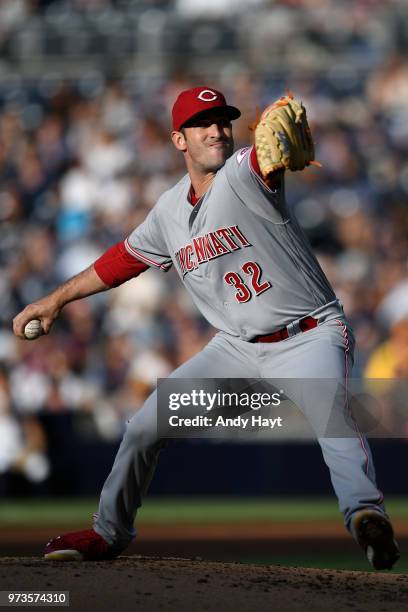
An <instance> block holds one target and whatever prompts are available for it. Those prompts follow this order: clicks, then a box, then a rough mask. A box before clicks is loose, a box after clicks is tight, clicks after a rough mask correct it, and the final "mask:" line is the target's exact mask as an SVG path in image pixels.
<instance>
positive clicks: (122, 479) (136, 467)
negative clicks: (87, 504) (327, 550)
mask: <svg viewBox="0 0 408 612" xmlns="http://www.w3.org/2000/svg"><path fill="white" fill-rule="evenodd" d="M316 316H317V318H318V319H319V325H318V326H317V327H315V328H314V329H311V330H309V331H307V332H303V333H297V334H296V335H293V336H292V337H289V338H288V339H286V340H283V341H281V342H276V343H249V342H246V341H243V340H241V339H240V338H235V337H231V336H229V335H227V334H225V333H223V332H220V333H218V334H217V335H216V336H215V337H214V338H213V339H212V340H211V342H209V344H208V345H207V346H206V347H205V348H204V349H203V350H202V351H201V352H200V353H198V354H197V355H195V356H194V357H193V358H192V359H190V360H189V361H187V362H186V363H184V364H183V365H181V366H180V367H179V368H177V369H176V370H175V371H174V372H173V373H172V374H171V377H174V378H242V379H248V378H254V379H259V378H270V379H277V378H278V379H279V378H289V379H296V378H300V379H303V378H315V379H322V378H328V379H337V380H339V379H344V378H345V377H346V376H349V375H350V371H351V367H352V362H353V349H354V337H353V334H352V332H351V330H350V329H349V328H348V325H347V321H346V319H345V317H344V313H343V311H342V309H341V307H340V306H336V307H333V306H329V307H328V308H327V309H326V310H324V309H323V310H322V311H321V312H320V313H319V315H316ZM331 394H332V391H330V385H329V387H328V391H327V394H325V392H322V389H321V388H320V389H317V390H316V394H315V396H313V393H307V394H300V395H299V397H298V398H297V405H298V406H299V408H300V409H301V410H302V412H303V414H304V415H305V417H306V418H307V419H308V421H309V423H310V424H311V425H312V427H314V425H316V426H317V430H319V427H320V425H321V423H322V421H323V422H324V421H325V420H326V421H327V418H328V412H329V411H330V405H331V403H332V399H333V398H332V395H331ZM156 396H157V392H156V391H155V392H153V393H152V394H151V395H150V396H149V398H148V399H147V400H146V402H145V403H144V405H143V407H142V408H141V409H140V410H139V411H138V412H137V413H136V414H135V415H134V417H133V418H132V419H131V420H130V421H129V422H128V425H127V429H126V432H125V434H124V437H123V440H122V443H121V445H120V448H119V450H118V453H117V455H116V458H115V462H114V465H113V468H112V471H111V473H110V474H109V476H108V478H107V480H106V482H105V484H104V487H103V489H102V493H101V497H100V504H99V511H98V514H97V515H96V519H95V523H94V529H95V531H97V533H99V534H100V535H101V536H102V537H103V538H104V539H105V540H106V541H107V542H108V543H109V544H110V545H111V546H113V547H114V548H115V549H117V550H120V551H121V550H123V549H124V548H126V546H127V545H128V544H129V543H130V542H131V540H132V539H133V538H134V536H135V529H134V520H135V516H136V512H137V509H138V508H139V507H140V506H141V504H142V499H143V496H144V495H145V493H146V490H147V488H148V486H149V483H150V481H151V478H152V476H153V473H154V470H155V467H156V464H157V459H158V455H159V452H160V450H161V449H162V448H163V446H164V445H165V440H163V439H159V437H158V433H157V421H156ZM318 442H319V444H320V446H321V450H322V453H323V458H324V461H325V463H326V464H327V466H328V468H329V470H330V476H331V481H332V484H333V488H334V490H335V492H336V495H337V498H338V501H339V508H340V511H341V512H342V513H343V515H344V521H345V525H346V527H347V528H349V526H350V520H351V517H352V515H353V514H354V513H355V512H357V511H358V510H361V509H362V508H367V507H369V508H371V509H374V510H377V511H378V512H382V513H385V510H384V506H383V503H382V501H383V496H382V494H381V492H380V491H379V490H378V489H377V486H376V483H375V472H374V465H373V461H372V456H371V452H370V449H369V446H368V443H367V440H366V438H365V437H364V436H363V435H356V436H355V437H333V438H331V437H318Z"/></svg>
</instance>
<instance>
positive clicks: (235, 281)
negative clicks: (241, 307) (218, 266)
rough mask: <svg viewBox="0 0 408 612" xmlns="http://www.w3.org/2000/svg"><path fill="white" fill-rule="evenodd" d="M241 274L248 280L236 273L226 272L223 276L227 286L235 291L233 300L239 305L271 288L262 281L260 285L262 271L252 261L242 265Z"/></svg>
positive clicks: (268, 283) (270, 284)
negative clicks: (230, 286)
mask: <svg viewBox="0 0 408 612" xmlns="http://www.w3.org/2000/svg"><path fill="white" fill-rule="evenodd" d="M241 269H242V272H243V273H244V274H245V276H247V277H249V278H248V279H245V280H244V279H243V278H242V276H241V275H240V274H237V272H227V273H226V274H224V280H225V282H226V283H227V285H232V286H233V287H234V288H235V289H236V293H235V299H236V300H237V302H239V303H240V304H243V303H244V302H249V300H250V299H251V297H252V296H253V294H255V296H258V295H261V293H264V291H267V290H268V289H270V288H271V287H272V283H270V282H269V281H264V282H263V283H261V274H262V270H261V267H260V266H259V264H257V263H255V262H254V261H247V262H245V263H244V264H243V265H242V268H241ZM248 284H250V285H251V286H252V289H253V292H252V291H251V289H250V287H248Z"/></svg>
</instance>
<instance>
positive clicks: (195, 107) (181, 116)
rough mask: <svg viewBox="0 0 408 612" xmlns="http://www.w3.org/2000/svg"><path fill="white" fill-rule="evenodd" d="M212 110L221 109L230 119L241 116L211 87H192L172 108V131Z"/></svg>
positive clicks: (239, 112) (222, 95)
mask: <svg viewBox="0 0 408 612" xmlns="http://www.w3.org/2000/svg"><path fill="white" fill-rule="evenodd" d="M213 108H222V109H224V110H226V111H227V112H228V114H229V117H230V119H238V117H240V116H241V111H239V110H238V109H237V108H235V106H229V105H228V104H227V102H226V100H225V96H224V94H222V93H221V92H220V91H217V90H216V89H212V88H211V87H193V88H192V89H186V90H185V91H182V92H181V94H180V95H179V96H178V98H177V100H176V101H175V103H174V106H173V111H172V115H173V130H176V131H177V132H178V131H180V128H182V127H183V125H184V124H185V123H187V121H189V120H190V119H192V118H193V117H195V116H196V115H200V114H201V113H203V112H205V111H207V110H211V109H213Z"/></svg>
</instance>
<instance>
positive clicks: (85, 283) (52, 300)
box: [13, 265, 110, 338]
mask: <svg viewBox="0 0 408 612" xmlns="http://www.w3.org/2000/svg"><path fill="white" fill-rule="evenodd" d="M109 288H110V287H109V286H108V285H106V284H105V283H104V282H103V281H102V280H101V279H100V277H99V276H98V275H97V273H96V272H95V269H94V266H93V265H92V266H89V268H86V270H83V271H82V272H80V273H79V274H77V275H76V276H73V277H72V278H70V279H69V280H67V281H66V282H65V283H63V284H62V285H60V286H59V287H57V288H56V289H55V291H53V292H52V293H50V294H49V295H46V296H45V297H43V298H41V299H40V300H37V301H36V302H33V303H32V304H29V305H28V306H26V307H25V308H24V310H22V311H21V312H20V313H19V314H18V315H17V316H16V317H15V318H14V320H13V331H14V333H15V335H16V336H18V337H19V338H24V327H25V326H26V324H27V323H28V322H29V321H31V320H32V319H39V320H40V321H41V326H42V328H43V331H44V333H45V334H47V333H48V332H49V330H50V329H51V326H52V324H53V323H54V321H55V319H56V318H57V317H58V315H59V313H60V312H61V309H62V308H63V307H64V306H65V305H66V304H68V303H69V302H73V301H74V300H79V299H81V298H84V297H87V296H89V295H93V294H95V293H99V292H101V291H106V290H107V289H109Z"/></svg>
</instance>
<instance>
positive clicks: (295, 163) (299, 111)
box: [255, 94, 321, 179]
mask: <svg viewBox="0 0 408 612" xmlns="http://www.w3.org/2000/svg"><path fill="white" fill-rule="evenodd" d="M255 147H256V155H257V158H258V163H259V168H260V170H261V173H262V176H263V177H264V178H265V179H266V178H268V176H269V175H270V174H271V173H273V172H276V170H282V169H287V170H303V169H304V168H305V167H306V166H309V165H310V164H313V165H316V166H320V165H321V164H319V162H316V161H315V159H314V156H315V152H314V145H313V140H312V135H311V133H310V128H309V125H308V123H307V118H306V109H305V107H304V106H303V104H302V103H301V102H299V101H297V100H295V99H294V98H293V95H292V94H288V95H286V96H282V97H281V98H279V100H277V101H276V102H275V103H274V104H271V105H270V106H268V107H267V108H266V109H265V110H264V112H263V113H262V115H261V117H260V119H259V122H258V123H257V125H256V127H255Z"/></svg>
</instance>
